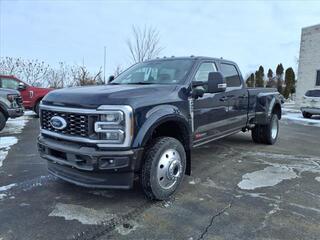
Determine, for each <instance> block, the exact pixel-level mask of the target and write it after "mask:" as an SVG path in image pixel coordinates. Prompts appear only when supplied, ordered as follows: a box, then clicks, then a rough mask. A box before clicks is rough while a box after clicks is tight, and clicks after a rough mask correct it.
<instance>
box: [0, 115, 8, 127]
mask: <svg viewBox="0 0 320 240" xmlns="http://www.w3.org/2000/svg"><path fill="white" fill-rule="evenodd" d="M6 122H7V118H6V116H5V115H4V114H3V112H1V111H0V131H1V130H2V129H4V127H5V126H6Z"/></svg>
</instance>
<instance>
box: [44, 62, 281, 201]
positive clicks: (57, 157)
mask: <svg viewBox="0 0 320 240" xmlns="http://www.w3.org/2000/svg"><path fill="white" fill-rule="evenodd" d="M110 81H111V82H110ZM110 81H109V84H107V85H104V86H92V87H78V88H67V89H61V90H57V91H53V92H50V93H49V94H48V95H47V96H46V97H45V98H44V99H43V100H42V103H41V106H40V125H41V133H40V136H39V138H38V148H39V152H40V154H41V156H42V157H43V158H45V159H47V160H48V170H49V172H50V173H52V174H53V175H55V176H57V177H59V178H61V179H63V180H65V181H68V182H71V183H74V184H77V185H81V186H85V187H94V188H122V189H129V188H131V187H132V186H133V182H134V179H135V176H139V179H140V182H141V184H142V186H143V189H144V192H145V194H146V195H147V197H149V198H151V199H158V200H162V199H166V198H168V197H169V196H170V195H172V194H173V193H174V192H175V191H176V189H177V188H178V186H179V184H180V183H181V181H182V179H183V176H184V174H188V175H190V174H191V162H192V161H191V157H190V156H191V150H192V148H193V147H197V146H199V145H201V144H205V143H208V142H210V141H213V140H216V139H219V138H222V137H226V136H228V135H231V134H235V133H238V132H239V131H246V130H251V131H252V138H253V141H254V142H256V143H263V144H274V143H275V142H276V140H277V138H278V132H279V123H278V120H279V119H280V118H281V104H280V95H279V93H278V92H277V91H276V90H275V89H262V88H261V89H247V88H246V87H245V84H244V81H243V78H242V76H241V73H240V70H239V69H238V66H237V65H236V64H235V63H234V62H232V61H227V60H224V59H216V58H208V57H181V58H163V59H155V60H150V61H146V62H142V63H138V64H135V65H133V66H132V67H130V68H129V69H128V70H126V71H125V72H123V73H122V74H120V75H119V76H118V77H117V78H115V79H114V78H113V77H110Z"/></svg>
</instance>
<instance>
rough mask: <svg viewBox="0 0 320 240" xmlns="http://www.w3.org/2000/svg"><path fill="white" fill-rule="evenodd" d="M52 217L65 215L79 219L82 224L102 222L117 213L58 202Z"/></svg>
mask: <svg viewBox="0 0 320 240" xmlns="http://www.w3.org/2000/svg"><path fill="white" fill-rule="evenodd" d="M49 216H50V217H63V218H64V219H65V220H77V221H79V222H81V223H82V224H91V225H94V224H100V223H102V222H105V221H108V220H110V219H112V218H113V217H114V216H115V215H114V214H110V213H107V212H106V211H105V210H99V211H98V210H95V209H92V208H86V207H82V206H80V205H74V204H64V203H57V204H56V206H55V208H54V210H53V211H52V212H51V213H50V214H49Z"/></svg>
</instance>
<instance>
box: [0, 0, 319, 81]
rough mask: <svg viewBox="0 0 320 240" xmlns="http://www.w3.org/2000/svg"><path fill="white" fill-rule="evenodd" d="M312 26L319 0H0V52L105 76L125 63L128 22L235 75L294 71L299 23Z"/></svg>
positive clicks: (167, 52)
mask: <svg viewBox="0 0 320 240" xmlns="http://www.w3.org/2000/svg"><path fill="white" fill-rule="evenodd" d="M316 24H320V1H307V0H306V1H178V0H176V1H168V0H163V1H133V0H132V1H107V0H105V1H103V0H100V1H85V0H79V1H73V0H65V1H59V0H56V1H55V0H47V1H44V0H43V1H41V0H38V1H36V0H21V1H14V0H0V56H1V57H5V56H9V57H21V58H27V59H39V60H41V61H45V62H46V63H48V64H50V65H52V66H57V65H58V62H65V63H66V64H69V65H73V64H77V65H82V64H83V63H84V65H85V66H87V67H88V69H89V70H90V71H92V72H95V71H98V70H99V68H100V67H103V62H104V57H103V56H104V46H106V75H110V74H112V73H113V72H114V70H115V68H116V66H118V65H121V66H122V68H126V67H128V66H130V64H131V60H130V55H129V50H128V47H127V45H126V40H127V39H128V38H130V37H131V36H132V26H133V25H135V26H137V27H142V28H143V27H144V26H152V27H154V28H156V29H157V30H158V31H159V33H160V45H161V47H163V50H162V52H161V54H160V57H162V56H190V55H195V56H209V57H223V58H225V59H229V60H233V61H235V62H237V63H238V65H239V67H240V69H241V70H242V73H243V75H245V76H246V75H247V74H248V73H250V72H252V71H255V70H256V69H257V68H258V67H259V65H262V66H264V68H265V72H267V69H268V68H272V69H273V70H274V71H275V68H276V66H277V64H278V63H280V62H281V63H283V65H284V67H285V68H287V67H293V68H294V69H295V70H296V69H297V59H298V57H299V45H300V37H301V28H303V27H307V26H311V25H316Z"/></svg>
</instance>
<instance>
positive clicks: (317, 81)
mask: <svg viewBox="0 0 320 240" xmlns="http://www.w3.org/2000/svg"><path fill="white" fill-rule="evenodd" d="M316 86H320V70H318V71H317V79H316Z"/></svg>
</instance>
